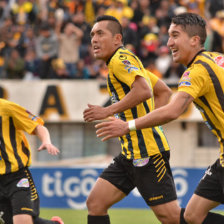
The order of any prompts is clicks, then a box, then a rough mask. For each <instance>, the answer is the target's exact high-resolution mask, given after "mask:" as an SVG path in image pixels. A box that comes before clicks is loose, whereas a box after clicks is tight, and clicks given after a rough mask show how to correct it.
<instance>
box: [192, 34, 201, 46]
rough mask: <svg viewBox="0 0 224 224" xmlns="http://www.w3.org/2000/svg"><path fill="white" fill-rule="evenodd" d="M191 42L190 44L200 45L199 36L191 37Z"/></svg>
mask: <svg viewBox="0 0 224 224" xmlns="http://www.w3.org/2000/svg"><path fill="white" fill-rule="evenodd" d="M191 44H192V46H196V45H200V37H199V36H193V37H191Z"/></svg>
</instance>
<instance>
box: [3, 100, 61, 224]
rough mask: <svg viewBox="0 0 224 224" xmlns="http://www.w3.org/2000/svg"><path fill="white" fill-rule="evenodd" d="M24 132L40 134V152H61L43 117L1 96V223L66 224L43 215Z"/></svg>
mask: <svg viewBox="0 0 224 224" xmlns="http://www.w3.org/2000/svg"><path fill="white" fill-rule="evenodd" d="M24 132H27V133H28V134H34V135H37V137H38V138H39V139H40V140H41V142H42V144H41V146H40V147H39V148H38V151H41V150H44V149H46V150H47V151H48V153H49V154H51V155H57V154H58V153H59V150H58V148H56V147H55V146H54V145H53V144H52V143H51V139H50V135H49V132H48V129H47V128H46V127H44V126H43V120H42V119H41V118H39V117H37V116H35V115H33V114H31V113H30V112H28V111H27V110H26V109H25V108H23V107H21V106H19V105H17V104H15V103H13V102H10V101H8V100H4V99H0V223H1V224H12V223H13V224H21V223H23V224H33V223H34V224H64V223H63V221H62V220H61V219H60V218H59V217H57V216H55V217H52V219H51V220H45V219H42V218H40V217H39V209H40V208H39V206H40V205H39V196H38V193H37V190H36V187H35V184H34V181H33V179H32V175H31V173H30V171H29V168H28V167H29V166H30V164H31V150H30V146H29V143H28V141H27V139H26V137H25V135H24Z"/></svg>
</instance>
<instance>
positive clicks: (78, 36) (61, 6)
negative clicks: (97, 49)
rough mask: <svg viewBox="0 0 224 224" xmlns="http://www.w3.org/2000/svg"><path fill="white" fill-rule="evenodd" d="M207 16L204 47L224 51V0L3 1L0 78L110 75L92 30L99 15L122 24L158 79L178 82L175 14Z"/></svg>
mask: <svg viewBox="0 0 224 224" xmlns="http://www.w3.org/2000/svg"><path fill="white" fill-rule="evenodd" d="M182 12H195V13H198V14H200V15H201V16H203V17H204V18H206V21H207V25H208V26H207V27H208V38H207V40H206V44H205V48H206V49H207V50H211V51H219V52H224V1H223V0H0V78H1V79H25V80H30V79H106V76H107V67H106V66H105V63H104V62H103V61H100V60H95V59H94V57H93V55H92V51H91V44H90V31H91V27H92V25H93V23H94V20H95V18H96V17H97V16H99V15H104V14H107V15H113V16H115V17H116V18H117V19H118V20H119V21H120V22H121V24H122V27H123V35H124V45H125V47H127V48H128V49H130V50H131V51H133V52H134V53H136V55H138V56H139V58H140V59H141V60H142V62H143V64H144V66H145V67H146V68H147V69H149V70H150V71H151V72H153V73H155V74H156V75H157V76H159V77H160V78H165V79H170V80H172V79H174V80H177V79H178V78H179V77H180V75H181V74H182V72H183V71H184V69H185V68H184V67H183V66H182V65H179V64H176V63H174V62H172V59H171V55H170V51H169V49H168V48H167V46H166V43H167V40H168V27H169V24H170V20H171V18H172V16H173V15H175V14H178V13H182Z"/></svg>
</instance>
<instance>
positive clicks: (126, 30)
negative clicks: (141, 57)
mask: <svg viewBox="0 0 224 224" xmlns="http://www.w3.org/2000/svg"><path fill="white" fill-rule="evenodd" d="M121 26H122V31H123V38H124V46H125V47H126V45H131V47H132V49H134V52H135V49H136V48H137V46H138V39H137V34H136V31H135V30H133V29H132V28H131V27H130V20H129V19H128V18H127V17H125V16H124V17H122V18H121ZM129 47H130V46H129Z"/></svg>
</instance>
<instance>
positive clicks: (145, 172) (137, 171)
mask: <svg viewBox="0 0 224 224" xmlns="http://www.w3.org/2000/svg"><path fill="white" fill-rule="evenodd" d="M169 156H170V153H169V151H168V152H163V153H160V154H157V155H154V156H151V157H149V159H148V160H147V159H146V158H145V159H142V160H138V161H133V160H128V159H126V157H125V156H123V155H122V154H120V155H119V156H117V157H115V158H114V163H111V164H110V165H109V166H108V167H107V168H106V169H105V170H104V171H103V172H102V174H101V175H100V177H101V178H103V179H105V180H107V181H109V182H110V183H111V184H113V185H114V186H116V187H117V188H118V189H120V190H121V191H122V192H124V193H125V194H126V195H128V194H129V193H130V192H131V191H132V190H133V189H134V188H135V187H137V189H138V191H139V192H140V194H141V195H142V197H143V198H144V200H145V202H146V203H147V204H148V205H149V206H153V205H159V204H164V203H166V202H170V201H173V200H176V199H177V195H176V189H175V184H174V180H173V176H172V173H171V169H170V165H169ZM134 163H135V165H134Z"/></svg>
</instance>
